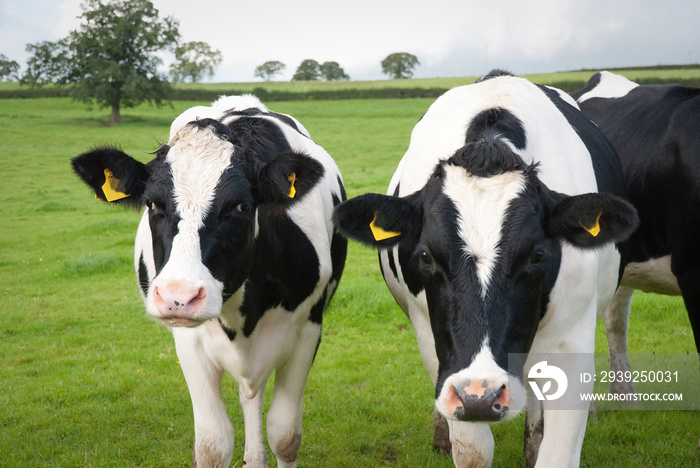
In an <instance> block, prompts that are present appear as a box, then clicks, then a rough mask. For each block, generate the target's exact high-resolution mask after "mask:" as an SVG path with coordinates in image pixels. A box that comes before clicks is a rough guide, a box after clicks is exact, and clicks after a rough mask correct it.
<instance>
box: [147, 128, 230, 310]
mask: <svg viewBox="0 0 700 468" xmlns="http://www.w3.org/2000/svg"><path fill="white" fill-rule="evenodd" d="M169 146H170V149H169V151H168V154H167V156H166V159H165V160H166V162H167V163H169V164H170V170H171V174H172V178H173V201H174V204H175V210H176V212H177V214H178V216H179V218H180V221H179V223H178V231H177V234H176V235H175V237H174V238H173V241H172V246H171V251H170V256H169V259H168V261H167V263H166V264H165V265H164V267H163V269H162V270H161V271H160V273H159V274H158V276H157V277H156V278H155V279H154V281H153V283H152V284H151V287H150V291H149V295H148V300H147V310H148V312H149V314H151V315H152V316H154V317H158V318H159V317H160V316H165V314H164V313H163V312H162V311H159V310H158V306H157V304H156V301H157V298H156V297H157V296H159V297H160V298H161V299H163V300H165V299H167V298H166V296H167V295H173V294H180V295H182V296H183V297H185V296H187V297H189V296H193V295H194V294H195V293H196V297H197V298H200V297H201V298H202V299H201V300H199V299H198V302H197V303H198V304H199V305H198V307H197V310H196V313H195V312H188V314H189V315H191V316H188V317H185V318H186V319H187V320H191V319H208V318H212V317H215V316H217V315H218V314H219V313H220V309H221V301H222V298H221V294H222V291H223V283H222V282H221V281H218V280H217V279H215V278H214V277H213V276H212V274H211V272H210V271H209V270H208V269H207V267H206V266H205V265H204V263H203V261H202V250H201V242H200V237H199V230H200V228H201V227H202V226H203V225H204V220H205V217H206V215H207V212H208V211H209V210H210V209H211V205H212V202H213V200H214V196H215V192H216V186H217V184H218V183H219V179H220V178H221V175H222V173H223V172H224V171H225V170H226V168H227V167H229V166H230V164H231V155H232V154H233V144H231V143H230V142H228V141H225V140H222V139H220V138H218V137H217V136H216V135H215V134H214V133H213V132H212V131H211V130H210V129H199V128H197V127H193V126H185V127H183V128H182V129H181V130H180V131H179V132H177V134H176V135H175V137H174V138H173V139H171V141H170V142H169ZM192 291H194V292H195V293H192ZM200 291H201V293H200ZM173 297H174V296H173ZM168 298H169V297H168ZM184 303H185V304H187V301H185V302H184ZM175 304H178V303H177V302H175ZM180 314H181V315H183V314H184V313H182V312H181V313H180ZM187 320H184V321H183V320H180V321H179V322H175V323H186V322H187Z"/></svg>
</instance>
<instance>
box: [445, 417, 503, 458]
mask: <svg viewBox="0 0 700 468" xmlns="http://www.w3.org/2000/svg"><path fill="white" fill-rule="evenodd" d="M447 425H448V426H449V428H450V442H451V443H452V461H453V462H454V464H455V466H456V467H459V468H484V467H490V466H491V463H492V462H493V447H494V442H493V434H492V433H491V428H490V427H489V425H488V424H486V423H471V422H462V421H453V420H451V419H448V420H447Z"/></svg>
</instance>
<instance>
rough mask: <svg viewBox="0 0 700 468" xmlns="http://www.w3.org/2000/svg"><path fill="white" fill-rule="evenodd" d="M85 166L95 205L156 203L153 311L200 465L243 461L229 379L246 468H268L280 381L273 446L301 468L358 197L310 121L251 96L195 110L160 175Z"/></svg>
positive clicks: (140, 246) (129, 162)
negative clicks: (182, 383) (347, 222)
mask: <svg viewBox="0 0 700 468" xmlns="http://www.w3.org/2000/svg"><path fill="white" fill-rule="evenodd" d="M72 163H73V168H74V170H75V172H76V173H77V174H78V175H79V176H80V177H81V178H82V179H83V181H85V182H86V183H87V184H88V185H89V186H90V187H92V188H93V190H94V191H95V195H96V197H98V198H100V199H103V200H107V201H109V202H113V203H121V204H125V205H127V206H130V207H132V208H137V209H140V208H141V207H142V206H144V204H145V206H146V210H145V212H144V214H143V217H142V219H141V223H140V224H139V228H138V232H137V234H136V249H135V266H136V271H137V274H138V281H139V285H140V287H141V293H142V295H143V299H144V302H145V303H146V311H147V313H148V314H149V315H150V316H151V317H153V318H154V319H156V320H157V321H159V322H161V323H163V324H165V325H166V326H168V327H170V328H172V333H173V336H174V338H175V345H176V348H177V355H178V358H179V360H180V363H181V366H182V371H183V373H184V375H185V379H186V380H187V385H188V387H189V390H190V396H191V399H192V406H193V410H194V421H195V442H194V464H195V465H196V466H198V467H200V468H204V467H220V466H226V467H227V466H229V464H230V462H231V458H232V453H233V443H234V440H233V439H234V432H233V427H232V425H231V422H230V420H229V418H228V416H227V414H226V408H225V406H224V403H223V401H222V398H221V378H222V375H223V373H224V371H227V372H229V373H230V374H232V375H233V377H234V378H235V379H236V381H237V382H238V384H239V394H240V402H241V405H242V407H243V416H244V419H245V454H244V463H245V464H246V465H247V466H267V455H266V450H265V445H264V442H263V425H262V409H263V393H264V390H265V384H266V382H267V380H268V378H269V377H270V375H271V374H272V372H273V371H274V372H275V390H274V396H273V398H272V404H271V407H270V409H269V411H268V416H267V437H268V442H269V444H270V447H271V449H272V451H273V452H274V454H275V455H276V457H277V463H278V466H281V467H293V466H296V458H297V452H298V451H299V446H300V444H301V433H302V426H301V420H302V412H303V395H304V386H305V385H306V380H307V377H308V373H309V370H310V368H311V364H312V362H313V360H314V356H315V354H316V350H317V348H318V345H319V343H320V339H321V321H322V315H323V311H324V309H325V308H326V307H327V305H328V303H329V301H330V299H331V297H332V295H333V293H334V291H335V289H336V287H337V285H338V281H339V280H340V276H341V273H342V271H343V267H344V262H345V256H346V248H347V241H346V240H345V239H343V238H342V237H340V236H338V235H336V234H334V230H333V226H332V223H331V220H330V218H331V213H332V210H333V207H334V206H336V205H337V204H339V203H340V202H341V201H342V200H343V199H344V198H345V192H344V189H343V183H342V180H341V177H340V172H339V171H338V168H337V167H336V165H335V163H334V162H333V160H332V159H331V157H330V156H329V155H328V154H327V153H326V152H325V151H324V150H323V148H321V147H320V146H319V145H317V144H316V143H314V142H313V141H312V140H311V138H310V137H309V134H308V132H307V131H306V129H305V128H304V127H303V126H302V125H301V124H300V123H299V122H298V121H296V120H295V119H293V118H292V117H290V116H287V115H284V114H278V113H274V112H270V111H269V110H268V109H267V108H266V107H265V106H264V105H263V104H262V103H261V102H260V101H259V100H258V99H257V98H255V97H254V96H250V95H244V96H237V97H225V98H221V99H219V100H218V101H216V102H215V103H214V104H213V105H212V106H211V107H194V108H192V109H189V110H187V111H185V112H184V113H183V114H182V115H180V116H179V117H178V118H177V119H176V120H175V121H174V122H173V124H172V126H171V130H170V139H169V141H168V143H167V144H166V145H164V146H162V147H161V148H160V149H158V151H157V152H156V157H155V159H153V160H152V161H151V162H149V163H148V164H142V163H140V162H138V161H136V160H134V159H132V158H131V157H129V156H127V155H126V154H124V153H122V152H121V151H119V150H117V149H114V148H100V149H96V150H92V151H90V152H87V153H85V154H82V155H80V156H77V157H76V158H74V159H73V161H72Z"/></svg>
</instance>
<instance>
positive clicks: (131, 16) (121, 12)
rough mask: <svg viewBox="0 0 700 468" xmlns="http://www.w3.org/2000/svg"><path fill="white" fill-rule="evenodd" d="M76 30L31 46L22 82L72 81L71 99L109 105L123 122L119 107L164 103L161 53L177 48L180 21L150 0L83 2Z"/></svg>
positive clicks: (166, 87) (113, 116)
mask: <svg viewBox="0 0 700 468" xmlns="http://www.w3.org/2000/svg"><path fill="white" fill-rule="evenodd" d="M82 8H83V12H82V14H81V15H80V18H81V19H82V23H81V25H80V27H79V29H78V30H76V31H71V32H70V33H69V35H68V37H66V38H64V39H61V40H59V41H57V42H46V41H45V42H40V43H36V44H29V45H28V46H27V51H28V52H30V53H32V54H33V56H32V57H30V58H29V60H28V62H27V71H26V73H25V74H24V76H23V77H22V79H21V82H22V83H25V84H30V85H32V86H41V85H43V84H46V83H58V84H68V85H71V89H70V95H71V97H72V98H73V99H74V100H76V101H80V102H85V103H92V102H94V101H96V102H97V103H98V104H99V106H100V108H105V107H110V108H111V109H112V113H111V115H110V119H109V120H110V122H113V123H119V122H121V121H122V118H121V114H120V108H121V107H133V106H135V105H138V104H140V103H141V102H144V101H149V102H155V104H156V105H161V104H162V100H164V99H166V98H167V95H168V93H169V91H170V85H169V84H168V82H167V79H166V77H164V76H162V75H161V74H160V73H158V70H157V69H158V66H159V65H160V64H161V63H162V60H161V59H160V58H159V57H158V55H157V54H158V53H159V52H161V51H162V50H164V49H167V48H169V47H172V46H174V45H175V44H176V43H177V40H178V38H179V36H180V35H179V32H178V23H177V21H176V20H175V19H174V18H172V17H166V18H163V19H161V18H160V17H159V14H158V10H156V9H155V8H154V6H153V4H152V3H151V2H150V1H149V0H107V1H105V0H85V1H84V3H83V4H82Z"/></svg>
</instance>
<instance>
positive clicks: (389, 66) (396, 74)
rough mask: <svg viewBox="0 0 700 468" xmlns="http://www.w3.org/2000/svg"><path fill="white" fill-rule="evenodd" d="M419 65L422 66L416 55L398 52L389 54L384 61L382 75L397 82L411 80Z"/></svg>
mask: <svg viewBox="0 0 700 468" xmlns="http://www.w3.org/2000/svg"><path fill="white" fill-rule="evenodd" d="M417 65H420V62H418V58H417V57H416V56H415V55H411V54H409V53H408V52H396V53H393V54H389V55H388V56H387V57H386V58H385V59H384V60H382V73H384V74H385V75H389V76H390V77H391V78H393V79H396V80H399V79H404V78H411V77H412V76H413V69H414V68H416V66H417Z"/></svg>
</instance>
